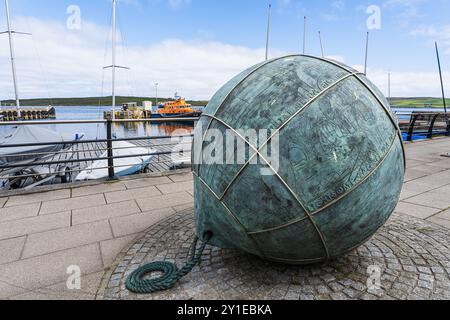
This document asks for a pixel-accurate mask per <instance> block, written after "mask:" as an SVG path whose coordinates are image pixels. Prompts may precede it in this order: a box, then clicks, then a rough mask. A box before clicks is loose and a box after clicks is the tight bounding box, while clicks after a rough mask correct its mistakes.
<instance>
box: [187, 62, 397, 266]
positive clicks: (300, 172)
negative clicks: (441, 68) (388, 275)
mask: <svg viewBox="0 0 450 320" xmlns="http://www.w3.org/2000/svg"><path fill="white" fill-rule="evenodd" d="M355 73H356V71H355V70H353V69H351V68H349V67H347V66H344V65H342V64H340V63H335V62H328V61H325V60H323V59H318V58H314V57H306V56H289V57H284V58H280V59H275V60H273V61H269V62H268V63H262V64H259V65H257V66H255V67H252V68H250V69H248V70H246V71H245V72H243V73H242V74H240V75H238V76H237V77H235V78H234V79H233V80H231V81H230V82H229V83H227V84H226V85H225V86H224V87H223V88H222V89H220V90H219V91H218V93H217V94H216V95H215V96H214V97H213V98H212V100H211V102H210V104H209V105H208V107H207V109H206V111H205V114H204V116H203V117H202V118H201V120H200V122H199V125H198V126H197V128H196V130H197V131H198V132H199V133H200V134H198V135H197V138H196V139H195V142H194V152H193V159H194V160H195V163H200V164H198V165H194V173H195V174H196V178H195V207H196V208H195V210H196V218H197V232H198V234H199V236H201V235H202V234H203V233H204V232H205V231H207V230H209V231H212V232H213V233H214V237H213V239H212V244H213V245H216V246H221V247H236V248H239V249H242V250H245V251H247V252H250V253H252V254H257V255H259V256H262V257H264V258H267V259H271V260H276V261H282V262H287V263H299V264H302V263H305V264H306V263H315V262H320V261H325V260H327V259H329V258H334V257H338V256H340V255H342V254H345V253H346V252H348V251H349V250H351V249H354V248H355V247H357V246H359V245H360V244H362V243H363V242H364V241H366V240H367V239H368V238H370V236H372V235H373V234H374V233H375V232H376V231H377V230H378V229H379V228H380V227H381V226H382V225H383V224H384V223H385V222H386V221H387V219H388V218H389V216H390V215H391V214H392V212H393V210H394V208H395V206H396V204H397V202H398V198H399V195H400V192H401V186H402V182H403V176H404V167H403V166H404V158H403V150H402V143H401V141H400V138H399V136H398V132H397V126H396V123H395V121H392V117H390V112H391V111H390V109H389V107H388V104H387V101H386V99H385V98H384V97H383V95H382V93H381V92H380V91H379V90H378V89H377V88H376V87H375V86H374V85H373V84H372V83H371V82H370V81H369V80H368V79H366V78H365V77H364V76H363V75H360V74H357V75H356V74H355ZM230 129H231V130H230ZM250 129H255V130H268V132H269V134H272V133H274V132H279V163H274V164H272V168H271V170H273V172H272V173H273V174H272V175H266V174H262V172H263V171H262V170H263V169H267V163H265V161H264V159H261V158H259V157H254V158H252V156H253V155H254V154H255V151H254V150H253V149H252V148H250V147H248V145H249V144H251V145H252V146H253V148H255V149H258V150H260V151H261V154H263V155H264V154H270V152H269V150H270V151H271V152H272V151H273V150H272V149H274V148H273V147H272V146H271V144H270V143H269V144H267V145H266V144H265V142H266V140H267V139H262V138H260V139H257V140H255V141H253V140H251V139H249V138H248V137H247V136H246V135H245V134H241V135H239V134H240V133H241V132H245V131H248V130H250ZM218 133H221V134H223V137H225V136H226V135H225V133H228V134H229V135H230V136H231V137H232V138H233V139H234V140H236V141H238V142H240V143H244V144H247V152H246V153H245V156H244V157H243V158H241V159H240V161H236V160H237V158H236V153H237V151H238V150H237V149H238V144H237V143H233V144H232V145H227V142H226V141H225V139H220V138H218V137H217V134H218ZM266 149H268V150H266ZM272 155H273V156H274V155H275V154H272ZM211 157H212V158H214V159H216V160H217V159H218V158H220V159H221V161H223V162H225V163H228V164H222V163H206V162H203V163H201V160H202V159H205V158H208V159H211ZM251 159H254V160H255V161H251V162H250V163H246V162H247V161H249V160H251Z"/></svg>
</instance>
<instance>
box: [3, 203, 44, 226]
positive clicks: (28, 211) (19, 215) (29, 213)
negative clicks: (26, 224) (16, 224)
mask: <svg viewBox="0 0 450 320" xmlns="http://www.w3.org/2000/svg"><path fill="white" fill-rule="evenodd" d="M40 208H41V204H40V203H32V204H26V205H22V206H16V207H7V208H3V209H0V222H5V221H11V220H18V219H23V218H30V217H37V215H38V213H39V209H40Z"/></svg>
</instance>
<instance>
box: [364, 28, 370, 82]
mask: <svg viewBox="0 0 450 320" xmlns="http://www.w3.org/2000/svg"><path fill="white" fill-rule="evenodd" d="M368 56H369V32H367V38H366V59H365V62H364V75H365V76H367V57H368Z"/></svg>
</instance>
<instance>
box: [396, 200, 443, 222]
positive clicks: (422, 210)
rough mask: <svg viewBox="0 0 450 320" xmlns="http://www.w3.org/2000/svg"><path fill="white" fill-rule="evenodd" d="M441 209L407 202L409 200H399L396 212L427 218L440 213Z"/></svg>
mask: <svg viewBox="0 0 450 320" xmlns="http://www.w3.org/2000/svg"><path fill="white" fill-rule="evenodd" d="M440 211H441V209H436V208H430V207H425V206H421V205H417V204H412V203H407V202H402V201H401V202H399V204H398V205H397V207H396V208H395V212H398V213H403V214H407V215H410V216H413V217H416V218H420V219H427V218H429V217H431V216H433V215H435V214H437V213H439V212H440Z"/></svg>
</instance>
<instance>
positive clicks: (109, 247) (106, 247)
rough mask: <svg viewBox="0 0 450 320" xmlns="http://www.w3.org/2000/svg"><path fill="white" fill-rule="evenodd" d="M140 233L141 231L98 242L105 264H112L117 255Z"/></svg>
mask: <svg viewBox="0 0 450 320" xmlns="http://www.w3.org/2000/svg"><path fill="white" fill-rule="evenodd" d="M140 235H141V233H136V234H131V235H128V236H124V237H120V238H115V239H111V240H106V241H102V242H100V249H101V252H102V258H103V263H104V264H105V266H110V265H112V263H113V262H114V259H115V258H116V257H117V255H118V254H119V253H120V252H121V251H122V250H123V249H124V248H125V247H126V246H127V245H129V244H130V243H131V242H133V240H135V239H136V238H137V237H139V236H140Z"/></svg>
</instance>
